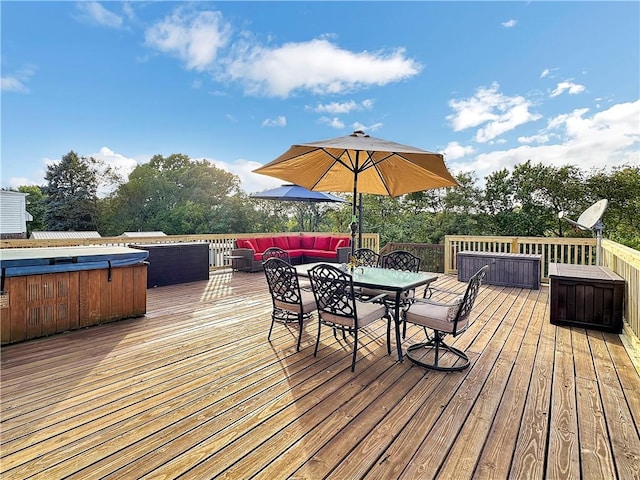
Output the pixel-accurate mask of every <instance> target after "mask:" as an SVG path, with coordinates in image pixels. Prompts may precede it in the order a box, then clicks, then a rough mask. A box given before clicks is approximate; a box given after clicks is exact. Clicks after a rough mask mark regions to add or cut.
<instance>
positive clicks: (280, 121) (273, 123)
mask: <svg viewBox="0 0 640 480" xmlns="http://www.w3.org/2000/svg"><path fill="white" fill-rule="evenodd" d="M262 126H263V127H286V126H287V119H286V117H284V116H282V115H279V116H278V117H277V118H274V119H271V118H267V119H266V120H265V121H263V122H262Z"/></svg>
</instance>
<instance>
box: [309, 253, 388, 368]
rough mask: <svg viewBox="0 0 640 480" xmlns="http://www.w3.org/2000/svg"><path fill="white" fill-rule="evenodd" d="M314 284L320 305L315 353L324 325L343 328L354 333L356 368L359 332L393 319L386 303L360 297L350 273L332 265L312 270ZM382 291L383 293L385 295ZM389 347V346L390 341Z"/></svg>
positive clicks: (317, 302)
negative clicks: (384, 320)
mask: <svg viewBox="0 0 640 480" xmlns="http://www.w3.org/2000/svg"><path fill="white" fill-rule="evenodd" d="M309 278H310V279H311V287H312V289H313V295H314V296H315V300H316V305H317V308H318V336H317V338H316V348H315V351H314V353H313V354H314V356H315V355H317V353H318V345H319V344H320V331H321V328H322V325H326V326H329V327H331V328H333V331H334V335H335V332H336V330H342V332H343V334H344V333H345V332H346V333H349V334H351V335H353V356H352V359H351V371H352V372H353V371H355V367H356V354H357V351H358V333H359V332H360V330H361V329H363V328H364V327H366V326H368V325H369V324H371V323H372V322H374V321H376V320H378V319H381V318H387V320H388V322H390V321H391V320H390V318H389V313H388V310H387V307H386V305H385V304H383V303H376V300H379V299H378V297H374V298H371V299H369V300H367V301H361V300H358V299H357V298H356V296H355V293H354V289H353V279H352V277H351V275H348V274H347V273H345V272H343V271H342V270H340V269H339V268H336V267H334V266H332V265H326V264H322V265H316V266H315V267H313V268H312V269H311V270H309ZM382 296H383V295H380V297H382ZM387 347H388V348H387V350H390V346H389V345H387Z"/></svg>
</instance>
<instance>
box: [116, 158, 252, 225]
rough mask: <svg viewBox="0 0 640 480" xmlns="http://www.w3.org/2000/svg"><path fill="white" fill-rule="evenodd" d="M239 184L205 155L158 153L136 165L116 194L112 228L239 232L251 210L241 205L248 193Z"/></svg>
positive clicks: (236, 178) (237, 180)
mask: <svg viewBox="0 0 640 480" xmlns="http://www.w3.org/2000/svg"><path fill="white" fill-rule="evenodd" d="M239 185H240V181H239V179H238V177H237V176H235V175H233V174H231V173H229V172H226V171H224V170H222V169H219V168H217V167H216V166H215V165H214V164H212V163H211V162H208V161H206V160H191V159H190V158H189V157H188V156H187V155H184V154H172V155H169V156H168V157H163V156H162V155H155V156H154V157H153V158H152V159H151V160H150V161H149V162H148V163H146V164H143V165H138V166H137V167H136V168H135V169H134V170H133V172H131V174H130V175H129V179H128V181H127V182H126V183H123V184H122V185H121V186H120V187H119V188H118V189H117V190H116V192H115V193H114V195H113V196H112V198H111V201H110V203H111V206H110V209H109V210H110V212H109V218H108V219H107V222H106V223H107V224H108V230H109V231H110V232H113V233H114V234H115V232H116V231H118V230H119V231H120V232H122V231H149V230H160V231H163V232H165V233H167V234H173V235H176V234H190V233H229V232H238V233H241V232H242V231H245V230H246V229H247V228H248V224H247V222H246V219H248V218H250V214H249V210H248V209H247V208H246V207H243V206H242V204H243V203H247V198H246V195H245V194H244V193H243V192H241V190H240V187H239ZM238 199H240V200H241V201H240V202H239V201H238Z"/></svg>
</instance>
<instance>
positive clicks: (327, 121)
mask: <svg viewBox="0 0 640 480" xmlns="http://www.w3.org/2000/svg"><path fill="white" fill-rule="evenodd" d="M318 122H319V123H322V124H324V125H328V126H330V127H332V128H337V129H342V128H344V122H343V121H342V120H340V119H339V118H338V117H333V118H329V117H320V118H319V119H318Z"/></svg>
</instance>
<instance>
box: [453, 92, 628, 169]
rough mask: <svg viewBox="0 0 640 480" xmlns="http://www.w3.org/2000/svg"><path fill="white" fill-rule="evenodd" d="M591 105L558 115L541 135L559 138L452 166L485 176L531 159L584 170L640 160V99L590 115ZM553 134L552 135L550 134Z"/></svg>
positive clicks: (492, 153) (491, 153) (494, 152)
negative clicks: (573, 166) (589, 108)
mask: <svg viewBox="0 0 640 480" xmlns="http://www.w3.org/2000/svg"><path fill="white" fill-rule="evenodd" d="M588 112H589V111H588V109H576V110H574V111H573V112H571V113H570V114H565V115H559V116H557V117H555V118H553V119H551V120H549V122H548V124H547V128H546V129H545V130H544V131H543V132H541V133H540V135H547V134H553V135H552V136H553V138H557V139H558V141H557V142H556V143H554V144H546V145H538V146H533V145H521V146H518V147H516V148H512V149H509V150H500V151H493V152H490V153H482V154H480V155H478V156H476V157H475V159H474V160H473V161H472V162H458V163H454V164H452V165H451V166H452V168H453V169H459V170H475V172H476V174H477V176H478V178H484V177H486V176H487V175H489V174H490V173H492V172H495V171H497V170H499V169H502V168H512V167H513V166H514V165H516V164H519V163H524V162H526V161H527V160H531V161H532V162H534V163H542V164H543V165H554V166H563V165H567V164H571V165H576V166H578V167H579V168H581V169H583V170H589V169H591V168H604V167H607V168H610V167H614V166H620V165H624V164H631V165H639V164H640V148H639V146H640V100H636V101H635V102H629V103H622V104H618V105H614V106H612V107H611V108H609V109H608V110H605V111H602V112H597V113H595V114H594V115H593V116H591V117H588V116H587V114H588ZM550 138H551V135H550Z"/></svg>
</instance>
